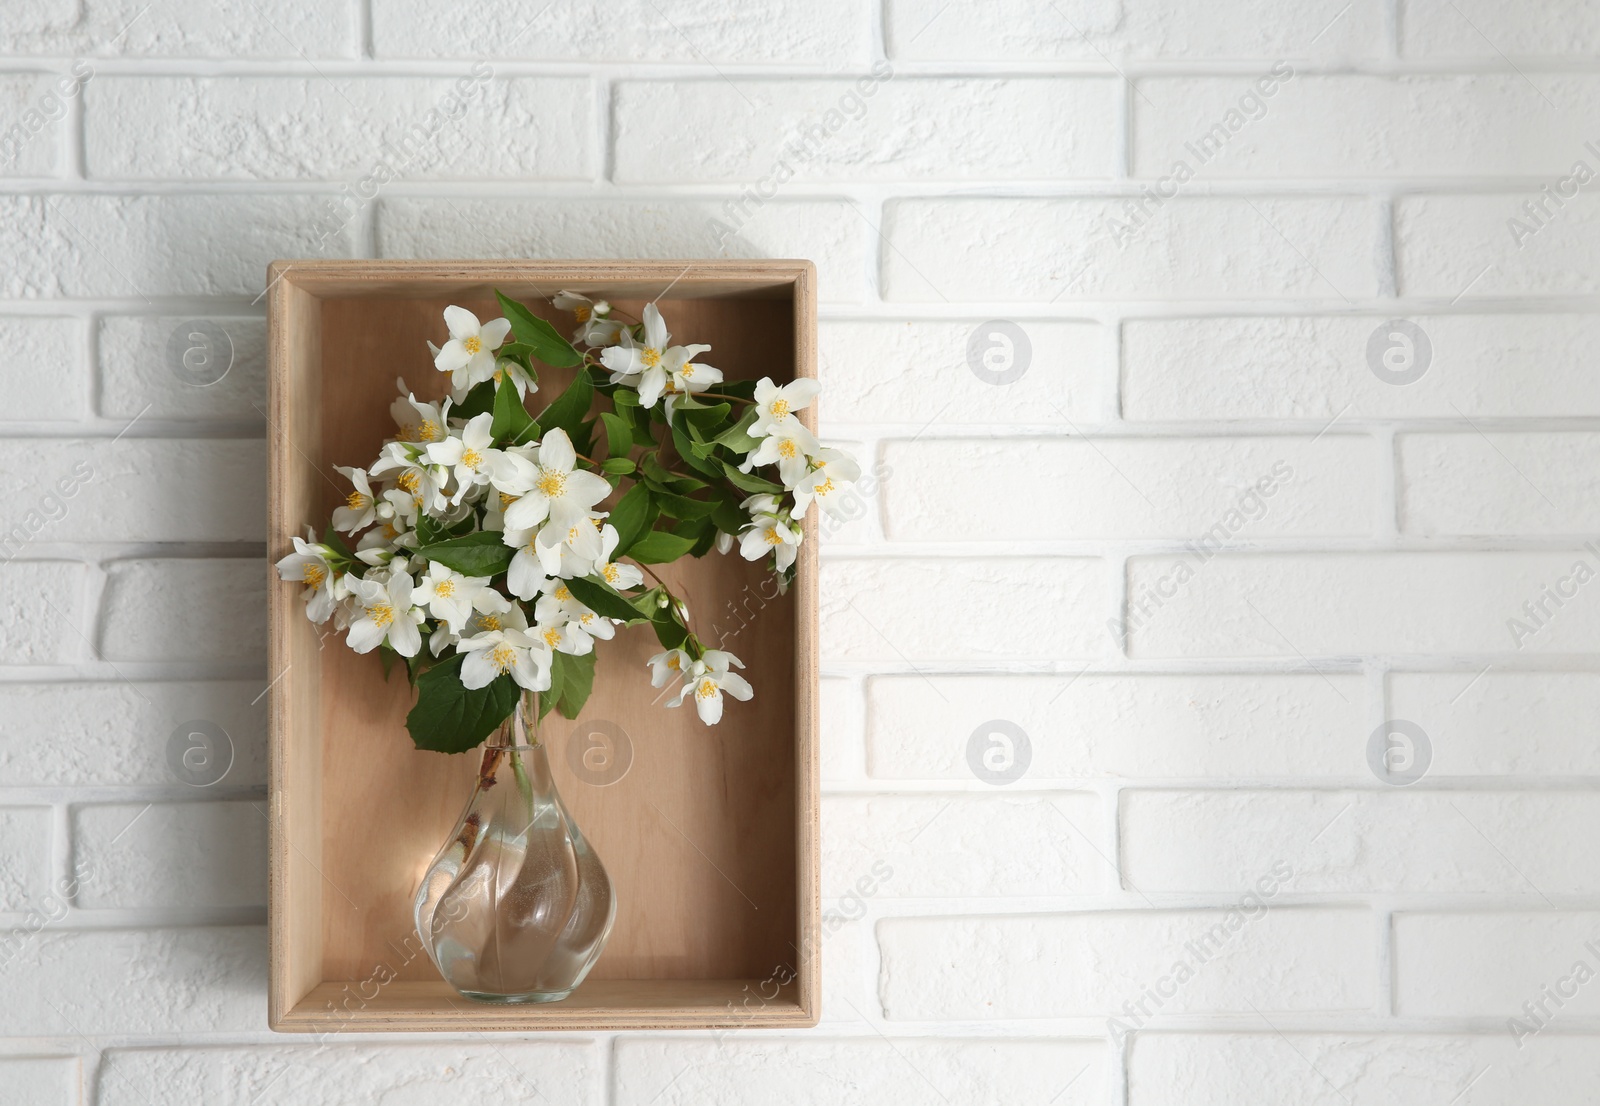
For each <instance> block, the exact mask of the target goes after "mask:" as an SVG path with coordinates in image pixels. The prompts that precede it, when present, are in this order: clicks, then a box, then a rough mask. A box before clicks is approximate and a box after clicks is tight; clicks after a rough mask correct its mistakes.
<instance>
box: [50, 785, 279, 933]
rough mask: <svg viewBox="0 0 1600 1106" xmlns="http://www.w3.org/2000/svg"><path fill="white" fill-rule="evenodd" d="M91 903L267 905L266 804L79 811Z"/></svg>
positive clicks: (85, 903)
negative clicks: (91, 874)
mask: <svg viewBox="0 0 1600 1106" xmlns="http://www.w3.org/2000/svg"><path fill="white" fill-rule="evenodd" d="M72 837H73V862H74V864H75V865H77V868H76V870H78V871H89V872H92V873H93V878H89V879H85V880H84V881H83V882H82V884H81V887H80V890H79V893H78V899H77V902H78V905H79V906H82V907H85V908H87V909H90V910H94V909H104V908H115V909H137V908H140V907H161V906H180V907H187V908H191V909H193V908H208V907H229V906H265V905H266V902H267V812H266V803H265V802H264V801H262V802H255V801H250V800H242V801H238V802H195V803H108V804H104V805H94V806H85V807H79V808H77V809H75V810H74V811H73V812H72Z"/></svg>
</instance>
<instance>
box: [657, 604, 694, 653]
mask: <svg viewBox="0 0 1600 1106" xmlns="http://www.w3.org/2000/svg"><path fill="white" fill-rule="evenodd" d="M650 626H651V628H652V629H654V630H655V632H656V640H657V641H659V642H660V643H661V648H663V649H678V648H680V647H682V645H683V643H684V642H685V641H687V640H688V639H689V629H688V627H686V626H685V625H684V624H683V623H682V622H681V621H680V620H679V618H678V613H677V605H676V604H674V603H668V604H667V605H666V606H665V607H658V608H657V609H656V615H655V617H654V618H652V619H651V620H650Z"/></svg>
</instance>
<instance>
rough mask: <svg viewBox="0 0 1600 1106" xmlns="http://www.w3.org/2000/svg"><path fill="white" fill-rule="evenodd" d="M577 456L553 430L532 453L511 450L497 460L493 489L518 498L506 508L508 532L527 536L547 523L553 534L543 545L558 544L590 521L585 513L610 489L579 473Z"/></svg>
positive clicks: (528, 449)
mask: <svg viewBox="0 0 1600 1106" xmlns="http://www.w3.org/2000/svg"><path fill="white" fill-rule="evenodd" d="M577 463H578V455H577V454H576V453H575V452H574V451H573V449H572V439H571V438H569V437H567V432H566V431H565V430H562V429H561V428H560V427H556V428H555V429H554V430H551V431H550V432H549V433H548V434H546V435H545V436H544V440H543V441H541V442H540V443H539V446H538V450H537V452H535V451H534V450H533V448H532V447H520V448H519V447H513V448H511V449H508V450H505V451H504V452H502V453H500V454H499V456H498V457H497V458H496V460H495V466H494V470H493V473H494V486H495V488H496V489H498V490H499V491H503V492H506V493H507V494H509V495H514V496H517V497H518V499H517V501H516V502H515V503H513V504H511V506H509V507H507V508H506V513H505V524H506V529H507V530H530V529H532V528H533V527H535V526H538V525H539V524H540V523H542V522H544V521H546V520H547V519H548V520H549V521H550V522H551V523H552V524H553V525H554V526H555V528H556V532H555V533H552V534H551V535H550V537H549V539H548V540H546V539H543V538H541V540H540V544H541V545H553V544H555V543H556V542H559V541H560V540H561V538H562V537H563V536H564V535H565V532H566V531H567V530H568V529H569V528H571V527H573V526H576V525H577V524H578V523H579V522H581V521H584V520H586V519H587V518H588V517H589V509H590V508H591V507H593V506H594V505H595V504H596V503H599V502H600V501H601V500H602V499H604V498H605V497H606V496H608V495H610V494H611V485H610V484H609V483H608V482H607V481H606V479H605V477H603V476H600V475H599V474H597V473H593V472H586V471H584V470H582V469H577V468H575V466H576V465H577Z"/></svg>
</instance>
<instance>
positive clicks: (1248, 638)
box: [1128, 550, 1600, 657]
mask: <svg viewBox="0 0 1600 1106" xmlns="http://www.w3.org/2000/svg"><path fill="white" fill-rule="evenodd" d="M1579 565H1584V566H1587V567H1586V569H1580V568H1578V567H1577V566H1579ZM1185 570H1187V572H1188V577H1187V578H1186V579H1185V578H1184V571H1185ZM1585 573H1587V575H1585ZM1597 575H1600V556H1596V554H1594V553H1591V552H1589V551H1587V550H1573V551H1571V552H1537V553H1534V552H1530V553H1353V554H1310V555H1296V554H1260V555H1251V554H1221V555H1219V556H1216V557H1213V558H1212V559H1211V560H1209V561H1206V562H1205V563H1203V564H1200V563H1198V562H1197V559H1196V558H1193V557H1190V558H1188V559H1186V560H1183V561H1179V560H1176V559H1174V558H1172V557H1166V556H1152V557H1135V558H1132V559H1131V560H1130V561H1129V562H1128V591H1129V595H1130V597H1131V602H1132V604H1133V607H1134V610H1135V613H1134V614H1132V615H1130V616H1129V618H1128V632H1129V633H1128V636H1129V642H1130V645H1129V648H1130V651H1131V653H1132V654H1133V655H1136V656H1141V657H1171V656H1226V657H1303V656H1318V655H1321V656H1330V655H1354V654H1359V653H1386V654H1406V653H1454V654H1469V653H1476V654H1499V653H1516V652H1518V651H1519V650H1520V651H1523V652H1539V653H1543V652H1555V653H1563V652H1590V651H1593V650H1594V649H1595V648H1597V647H1600V606H1596V604H1595V602H1594V600H1592V599H1591V598H1589V597H1588V596H1587V595H1586V594H1585V593H1584V592H1582V591H1581V590H1578V591H1577V592H1576V595H1575V597H1574V598H1571V599H1565V600H1562V605H1561V606H1559V607H1558V606H1556V605H1555V599H1556V598H1559V597H1558V596H1555V593H1554V591H1553V590H1552V589H1558V588H1565V589H1567V590H1573V589H1581V588H1582V586H1583V583H1586V582H1587V581H1588V580H1590V579H1593V578H1594V577H1595V576H1597ZM1578 576H1584V581H1583V582H1579V581H1578V580H1577V577H1578ZM1163 591H1166V592H1171V593H1172V595H1171V597H1170V598H1167V597H1163V595H1162V594H1161V592H1163ZM1463 596H1471V597H1472V602H1470V603H1465V602H1462V597H1463ZM1525 604H1527V605H1528V606H1526V607H1525V606H1524V605H1525ZM1541 604H1542V608H1541V606H1540V605H1541ZM1141 605H1142V606H1143V613H1139V611H1138V608H1139V607H1140V606H1141Z"/></svg>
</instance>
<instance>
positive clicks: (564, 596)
mask: <svg viewBox="0 0 1600 1106" xmlns="http://www.w3.org/2000/svg"><path fill="white" fill-rule="evenodd" d="M533 617H534V619H535V621H536V622H537V623H538V624H539V626H540V628H541V629H543V630H545V631H549V630H552V629H553V630H556V631H558V632H559V633H560V635H561V643H560V644H559V645H556V646H555V648H556V649H558V650H560V651H561V652H563V653H571V654H573V655H574V656H583V655H584V654H585V653H591V652H593V651H594V642H595V639H596V638H599V639H601V640H610V639H611V638H612V637H614V636H616V632H617V628H616V626H614V625H613V624H612V622H611V620H610V619H609V618H602V617H601V616H600V615H598V614H595V613H594V612H593V611H591V610H590V609H589V608H588V607H586V606H584V605H583V604H582V603H580V602H579V601H578V600H577V598H576V597H574V596H573V594H572V592H570V591H568V590H567V587H566V585H565V584H557V585H556V586H555V587H554V588H553V589H551V590H550V591H549V592H547V593H546V594H545V595H543V596H541V597H540V598H539V603H538V605H537V606H536V607H534V609H533ZM547 640H548V639H547Z"/></svg>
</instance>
